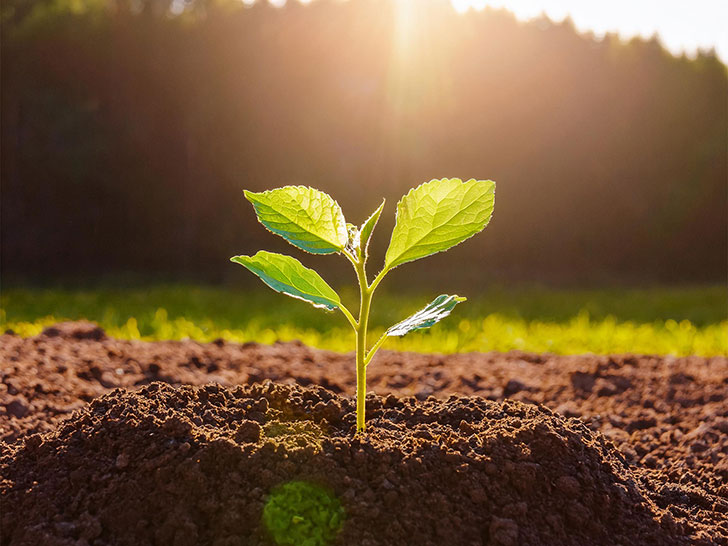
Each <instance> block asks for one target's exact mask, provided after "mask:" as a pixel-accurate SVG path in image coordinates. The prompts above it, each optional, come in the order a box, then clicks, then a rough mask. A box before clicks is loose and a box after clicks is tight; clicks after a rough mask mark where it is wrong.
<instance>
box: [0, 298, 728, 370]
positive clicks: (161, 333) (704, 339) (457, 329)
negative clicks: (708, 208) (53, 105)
mask: <svg viewBox="0 0 728 546" xmlns="http://www.w3.org/2000/svg"><path fill="white" fill-rule="evenodd" d="M342 294H343V297H344V298H345V299H346V300H347V303H348V302H352V305H351V307H353V308H355V307H356V302H355V301H354V299H355V295H354V294H353V293H347V292H346V291H343V292H342ZM463 295H469V294H467V292H465V293H464V294H463ZM431 296H432V294H405V295H400V294H398V295H396V296H395V295H394V294H391V293H390V294H388V293H384V292H381V293H378V294H377V296H376V298H375V300H374V306H373V317H372V325H373V329H372V334H371V336H372V338H374V339H376V337H377V336H379V335H380V334H381V333H382V331H383V329H384V328H386V327H387V326H389V325H391V324H393V323H395V322H397V321H399V320H401V319H402V318H403V317H405V316H407V315H408V313H410V312H412V311H415V310H416V309H418V308H419V307H421V306H422V305H423V303H426V302H428V301H430V300H431V299H432V298H431ZM727 297H728V292H727V291H726V288H725V287H721V286H708V287H680V288H674V287H665V288H650V289H616V288H615V289H603V290H559V289H547V288H543V287H537V286H530V287H515V288H514V287H494V288H491V289H488V290H487V291H485V292H482V293H480V294H478V295H475V296H470V298H469V300H468V302H467V303H466V304H465V305H461V306H459V307H458V308H457V309H456V311H455V312H454V314H453V316H452V317H450V318H448V320H445V321H442V322H441V323H439V324H437V325H436V326H435V327H434V328H432V329H431V330H430V331H428V332H424V333H413V334H410V335H409V336H407V337H405V338H402V339H391V340H389V341H388V343H387V344H386V346H385V347H386V348H390V349H397V350H409V351H419V352H441V353H456V352H469V351H480V352H486V351H509V350H514V349H516V350H523V351H531V352H549V353H555V354H564V355H566V354H582V353H594V354H615V353H638V354H658V355H668V354H672V355H677V356H681V355H700V356H715V355H726V354H728V316H727V312H728V311H727V305H728V300H727ZM0 308H1V309H0V322H2V329H3V330H6V329H11V330H13V331H15V332H16V333H18V334H20V335H22V336H32V335H37V334H39V333H40V332H41V330H42V329H43V328H44V327H45V326H47V325H49V324H52V323H55V322H58V321H61V320H79V319H87V320H91V321H95V322H97V323H99V324H100V325H101V326H102V327H103V328H104V329H105V330H106V332H107V333H108V334H109V335H111V336H113V337H117V338H121V339H143V340H146V341H153V340H167V339H172V340H174V339H176V340H179V339H193V340H198V341H213V340H215V339H218V338H222V339H226V340H228V341H235V342H247V341H256V342H260V343H266V344H271V343H274V342H275V341H291V340H299V341H302V342H303V343H305V344H306V345H310V346H313V347H318V348H322V349H329V350H334V351H349V350H351V349H352V347H353V342H354V340H353V334H352V333H351V330H350V328H349V327H348V325H346V323H345V321H344V319H343V317H342V316H341V315H339V314H335V313H325V312H323V311H320V310H317V309H313V308H311V307H310V306H309V305H308V304H306V303H302V302H297V301H293V300H290V299H288V298H285V297H282V296H280V295H278V294H275V293H273V292H272V291H270V290H267V289H265V288H263V287H261V288H259V289H254V290H252V291H250V292H248V291H242V290H239V289H228V288H218V287H205V286H194V285H182V284H177V285H153V286H142V287H125V288H113V287H109V286H106V287H99V288H96V287H94V288H90V289H83V290H79V289H40V288H34V289H31V288H10V289H6V290H3V292H2V296H1V299H0Z"/></svg>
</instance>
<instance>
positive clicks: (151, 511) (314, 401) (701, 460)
mask: <svg viewBox="0 0 728 546" xmlns="http://www.w3.org/2000/svg"><path fill="white" fill-rule="evenodd" d="M353 372H354V371H353V369H352V356H351V355H341V354H336V353H331V352H326V351H319V350H315V349H311V348H308V347H305V346H303V345H300V344H296V343H288V344H277V345H274V346H263V345H257V344H244V345H237V344H229V343H225V342H222V341H220V342H218V343H212V344H199V343H194V342H162V343H141V342H128V341H121V340H115V339H109V338H107V337H106V336H105V335H104V333H103V331H101V330H100V329H98V328H97V327H95V326H93V325H89V324H84V323H71V324H64V325H58V326H57V327H55V328H51V329H48V330H47V331H46V332H45V333H44V334H42V335H40V336H38V337H36V338H31V339H21V338H19V337H17V336H14V335H4V336H0V374H1V376H2V383H0V438H2V443H0V449H1V450H2V455H1V456H0V477H1V479H2V481H1V482H0V494H1V496H0V502H1V503H2V510H1V517H2V519H1V523H2V528H1V529H0V532H1V534H0V543H2V544H18V545H20V544H33V545H36V544H50V545H54V544H59V545H60V544H63V545H66V544H68V545H71V544H73V545H77V546H82V545H98V546H102V545H116V544H135V545H136V544H140V545H141V544H179V545H185V544H215V545H228V544H229V545H232V544H236V545H237V544H245V545H249V544H261V545H263V544H273V542H272V540H271V538H270V534H269V533H268V532H267V531H266V530H265V529H264V526H263V525H262V523H261V514H262V512H263V506H264V503H265V502H266V499H267V498H269V495H270V494H271V491H272V490H274V488H275V486H277V485H279V484H281V483H286V482H289V481H291V480H303V481H306V482H310V483H316V484H319V485H321V486H324V487H325V488H326V489H328V490H330V491H331V493H332V494H333V495H335V496H336V497H337V498H338V499H339V500H340V502H341V504H342V506H343V508H344V511H345V520H344V524H343V526H342V528H341V531H340V532H339V534H338V538H337V539H336V541H335V544H347V545H378V544H382V545H385V544H386V545H391V544H417V545H427V544H438V545H446V544H447V545H449V544H453V545H460V544H462V545H475V544H500V545H509V544H513V545H516V544H575V545H576V544H579V545H581V544H625V545H627V544H728V485H726V484H727V483H728V441H727V440H728V404H727V403H726V395H728V359H726V358H712V359H704V358H697V357H690V358H662V357H651V356H632V355H624V356H612V357H601V356H574V357H559V356H553V355H534V354H526V353H515V352H514V353H507V354H498V353H488V354H462V355H451V356H440V355H419V354H410V353H395V352H387V351H382V352H381V353H380V355H378V356H377V358H376V359H375V361H374V362H373V363H372V364H371V365H370V369H369V388H370V389H371V390H373V391H374V392H375V393H376V395H374V394H370V396H369V399H368V410H367V411H368V423H369V431H368V433H367V435H366V436H364V437H361V438H354V435H353V428H354V414H353V404H352V401H351V400H350V395H351V394H352V393H353V391H354V373H353ZM267 379H270V380H272V381H274V382H275V383H266V382H265V380H267ZM261 382H263V383H262V384H261ZM210 383H213V384H214V385H209V384H210ZM294 383H296V384H298V385H300V386H295V385H293V384H294ZM180 385H206V386H203V387H199V388H197V387H194V388H193V387H187V386H180ZM241 385H242V386H241ZM311 385H323V386H325V387H326V388H327V389H328V390H324V389H321V388H318V387H314V386H311ZM118 387H121V388H118ZM463 396H465V397H463ZM507 399H509V400H507ZM74 411H75V412H76V413H75V414H73V412H74ZM72 414H73V415H72ZM69 417H71V418H70V419H68V420H65V419H67V418H69ZM304 524H305V522H304ZM302 525H303V524H302Z"/></svg>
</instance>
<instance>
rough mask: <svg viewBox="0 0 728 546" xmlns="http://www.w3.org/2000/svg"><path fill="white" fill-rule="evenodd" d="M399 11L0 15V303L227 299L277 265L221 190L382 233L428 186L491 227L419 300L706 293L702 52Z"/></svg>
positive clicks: (708, 71)
mask: <svg viewBox="0 0 728 546" xmlns="http://www.w3.org/2000/svg"><path fill="white" fill-rule="evenodd" d="M405 5H406V4H403V3H402V2H398V1H396V0H349V1H346V2H340V1H325V0H319V1H314V2H311V3H310V4H306V5H303V4H300V3H298V2H289V3H288V4H287V5H286V6H285V7H283V8H275V7H272V6H270V5H269V4H267V3H266V2H257V3H255V4H254V5H252V6H249V5H247V3H240V2H213V1H209V0H193V1H192V2H186V3H185V2H180V1H179V0H175V1H174V2H168V1H158V0H55V1H49V0H30V1H29V0H6V1H4V2H3V4H2V44H1V45H2V111H1V114H2V143H1V144H2V152H3V153H2V169H1V184H2V187H1V188H0V189H1V191H2V209H1V211H0V212H1V221H2V226H1V227H2V230H1V237H2V239H1V243H2V272H3V277H4V279H11V280H12V279H19V280H22V281H25V280H41V281H42V280H43V279H47V278H53V279H55V280H58V279H62V278H64V277H65V276H69V277H70V276H75V277H79V276H81V277H83V278H96V277H99V276H108V275H113V274H129V273H132V274H134V273H136V274H141V275H158V276H161V277H164V278H170V277H171V278H175V279H180V278H184V279H193V280H200V279H202V280H209V281H212V282H215V281H220V280H225V279H228V278H232V277H235V278H236V279H238V278H239V277H238V276H237V273H238V272H237V270H236V269H235V268H234V267H232V266H231V264H229V262H228V257H229V256H231V255H233V254H238V253H241V252H252V251H255V250H257V249H258V248H271V247H272V248H273V249H274V250H275V249H276V248H277V247H276V244H278V241H274V240H272V239H273V238H272V237H270V235H269V234H268V233H266V232H265V230H263V229H260V226H257V225H256V219H255V215H254V214H252V212H251V210H249V207H248V206H247V203H246V202H245V200H244V199H243V194H242V190H243V189H250V190H255V191H260V190H263V189H267V188H272V187H277V186H282V185H286V184H304V185H311V186H313V187H316V188H320V189H322V190H324V191H326V192H328V193H330V194H331V195H333V196H334V197H335V198H336V199H338V201H339V202H340V203H341V205H342V207H343V209H344V211H345V212H346V214H347V217H348V218H349V219H350V221H352V222H354V223H360V222H361V221H363V220H364V219H365V218H366V215H368V214H369V212H371V211H372V210H374V209H375V208H376V207H377V206H378V204H379V203H380V202H381V199H382V197H386V198H387V208H385V212H384V214H383V216H382V225H383V226H386V227H384V228H383V229H382V230H381V232H382V233H386V232H387V231H388V230H389V229H390V228H391V225H392V224H393V221H394V206H395V204H396V200H397V199H398V197H399V196H401V195H402V194H403V193H405V192H406V190H407V189H408V188H410V187H414V186H416V185H417V184H419V183H421V182H424V181H426V180H430V179H433V178H440V177H459V178H462V179H464V180H465V179H468V178H479V179H486V178H489V179H493V180H496V181H497V183H498V193H497V196H496V201H497V206H496V213H495V216H494V217H493V221H492V222H491V225H490V227H489V233H488V236H487V237H483V238H480V239H478V240H477V241H472V242H470V243H467V244H465V245H462V246H461V247H458V248H457V249H455V251H454V252H453V253H450V254H449V255H448V256H447V257H435V258H433V259H432V262H431V267H430V268H429V271H426V272H423V273H422V274H420V276H419V277H417V279H419V280H420V281H421V282H422V283H427V282H428V279H429V278H430V277H433V276H434V277H436V276H438V275H458V277H459V279H460V281H461V282H471V283H473V284H475V285H477V284H478V283H480V282H481V281H482V280H483V279H496V280H509V279H518V280H524V281H537V282H556V283H560V282H577V283H585V284H589V283H603V282H629V283H647V282H649V283H652V282H681V283H698V282H716V281H719V282H720V281H722V280H724V279H725V278H726V275H727V274H728V271H727V264H726V255H728V214H727V212H726V202H727V199H728V189H727V184H726V180H727V177H728V173H727V172H726V169H727V165H728V157H727V153H728V150H727V147H726V128H727V127H728V101H727V100H726V97H727V96H728V77H727V72H726V66H725V65H724V64H723V63H722V62H721V60H720V59H719V58H717V56H716V55H715V53H714V52H712V51H704V52H701V53H700V54H698V55H697V57H695V58H689V57H687V56H684V55H683V56H675V55H673V54H671V53H669V52H668V51H666V50H665V49H664V48H663V47H662V45H661V44H660V41H659V37H654V38H652V39H649V40H643V39H639V38H635V39H631V40H628V41H625V40H623V39H620V38H619V37H617V36H614V35H607V36H605V37H595V36H592V35H589V34H580V33H578V32H577V31H576V30H575V29H574V26H573V24H572V23H571V22H570V20H568V19H566V20H565V21H561V22H554V21H550V20H548V19H547V18H545V17H542V18H539V19H535V20H531V21H529V22H520V21H517V20H516V19H515V18H514V17H513V16H512V15H511V14H510V13H508V12H507V11H503V10H494V9H485V10H483V11H482V12H472V11H471V12H468V13H467V14H464V15H463V14H458V13H456V12H455V11H454V10H453V9H452V8H451V5H450V3H449V2H448V1H446V0H423V1H422V2H418V3H417V4H416V6H417V7H416V9H415V10H412V9H410V10H409V11H405V10H404V8H403V6H405ZM387 242H388V241H387V240H386V238H385V237H384V236H381V237H380V238H379V239H377V238H376V237H375V239H374V241H373V243H372V244H373V245H374V249H375V252H379V253H380V254H381V252H382V251H383V249H384V248H386V244H387ZM280 244H281V245H283V244H285V243H280ZM304 260H305V258H304ZM331 267H333V268H334V269H335V268H336V266H335V264H333V262H332V264H331ZM342 267H343V266H342ZM455 272H457V273H455ZM410 275H411V274H410ZM395 277H396V275H395ZM397 279H398V280H399V281H396V280H395V283H396V282H412V280H413V279H415V277H412V276H404V277H403V276H401V275H400V276H399V277H397ZM251 282H252V281H251Z"/></svg>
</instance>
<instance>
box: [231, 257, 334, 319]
mask: <svg viewBox="0 0 728 546" xmlns="http://www.w3.org/2000/svg"><path fill="white" fill-rule="evenodd" d="M230 261H231V262H235V263H237V264H240V265H242V266H243V267H246V268H248V269H249V270H250V271H252V272H253V273H255V274H256V275H258V277H260V279H261V280H262V281H263V282H264V283H265V284H267V285H268V286H270V287H271V288H272V289H273V290H275V291H276V292H281V293H283V294H287V295H288V296H291V297H293V298H298V299H299V300H304V301H307V302H309V303H310V304H311V305H313V306H314V307H319V308H323V309H327V310H329V311H331V310H333V309H336V308H337V307H339V306H340V305H341V299H340V298H339V295H338V294H337V293H336V292H335V291H334V289H333V288H331V287H330V286H329V285H328V284H326V281H325V280H323V279H322V278H321V276H320V275H319V274H318V273H316V272H315V271H314V270H313V269H309V268H308V267H306V266H304V265H303V264H302V263H301V262H299V261H298V260H297V259H295V258H291V257H290V256H285V255H283V254H276V253H274V252H266V251H265V250H261V251H259V252H258V253H256V254H255V256H233V257H232V258H230Z"/></svg>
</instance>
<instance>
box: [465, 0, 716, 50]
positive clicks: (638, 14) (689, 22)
mask: <svg viewBox="0 0 728 546" xmlns="http://www.w3.org/2000/svg"><path fill="white" fill-rule="evenodd" d="M451 2H452V4H453V6H454V7H455V9H456V10H457V11H459V12H461V13H463V12H465V11H467V10H468V9H483V8H484V7H485V6H490V7H493V8H505V9H507V10H508V11H511V12H513V13H514V14H515V15H516V17H518V19H521V20H528V19H530V18H533V17H536V16H538V15H540V14H542V13H545V14H546V15H548V17H549V18H550V19H552V20H555V21H562V20H563V19H564V18H565V17H566V16H569V17H571V19H572V20H573V21H574V25H575V26H576V28H577V29H578V30H580V31H582V32H586V31H591V32H594V33H595V34H596V35H597V36H602V35H603V34H604V33H606V32H616V33H618V34H619V35H620V36H621V37H622V38H631V37H633V36H642V37H644V38H649V37H651V36H652V35H653V34H655V33H657V34H658V35H659V37H660V41H661V42H662V44H663V45H664V46H665V47H666V48H667V49H669V50H670V51H671V52H673V53H675V54H678V55H679V54H681V53H682V52H686V53H687V54H688V55H694V54H695V53H696V52H697V50H698V49H710V48H713V47H714V48H715V50H716V52H717V54H718V56H719V57H720V58H721V60H722V61H723V62H728V0H451Z"/></svg>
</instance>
